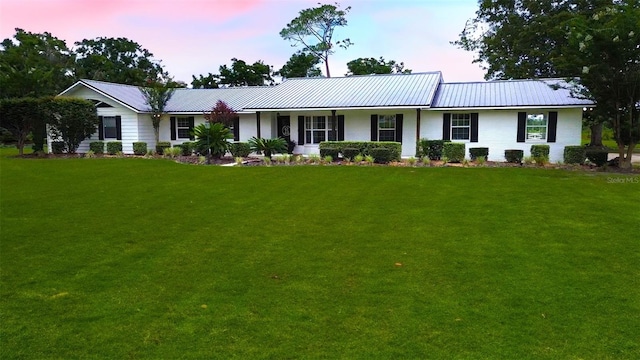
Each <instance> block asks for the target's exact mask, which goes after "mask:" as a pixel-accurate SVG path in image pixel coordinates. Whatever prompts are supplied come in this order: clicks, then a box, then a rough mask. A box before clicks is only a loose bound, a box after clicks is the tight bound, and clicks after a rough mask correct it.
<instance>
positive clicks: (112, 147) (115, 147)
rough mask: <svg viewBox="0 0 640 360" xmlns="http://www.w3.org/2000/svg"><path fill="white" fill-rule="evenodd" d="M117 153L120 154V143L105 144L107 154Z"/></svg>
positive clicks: (110, 142)
mask: <svg viewBox="0 0 640 360" xmlns="http://www.w3.org/2000/svg"><path fill="white" fill-rule="evenodd" d="M118 152H122V141H109V142H108V143H107V153H108V154H109V155H115V154H117V153H118Z"/></svg>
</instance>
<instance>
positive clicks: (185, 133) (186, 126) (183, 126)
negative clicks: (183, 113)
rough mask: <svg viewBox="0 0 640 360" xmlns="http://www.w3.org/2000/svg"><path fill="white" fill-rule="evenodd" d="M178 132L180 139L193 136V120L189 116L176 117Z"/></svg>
mask: <svg viewBox="0 0 640 360" xmlns="http://www.w3.org/2000/svg"><path fill="white" fill-rule="evenodd" d="M176 134H178V139H189V138H190V137H191V121H190V119H189V118H188V117H177V118H176Z"/></svg>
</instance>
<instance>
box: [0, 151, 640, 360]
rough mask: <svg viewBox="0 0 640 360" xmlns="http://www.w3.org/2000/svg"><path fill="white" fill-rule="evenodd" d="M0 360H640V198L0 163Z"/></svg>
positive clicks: (152, 165)
mask: <svg viewBox="0 0 640 360" xmlns="http://www.w3.org/2000/svg"><path fill="white" fill-rule="evenodd" d="M0 161H1V163H0V181H1V183H0V185H1V188H0V191H1V192H0V205H1V209H0V210H1V222H0V226H1V228H0V231H1V235H2V236H1V241H0V251H1V252H0V270H1V283H0V285H1V289H0V291H1V292H0V311H1V313H0V316H1V318H0V321H1V322H0V327H1V338H0V358H2V359H14V358H15V359H33V358H46V359H72V358H73V359H103V358H112V359H151V358H153V359H160V358H162V359H178V358H183V359H196V358H197V359H204V358H219V359H230V358H238V359H262V358H268V359H308V358H344V359H391V358H397V359H409V358H442V359H445V358H446V359H485V358H486V359H637V358H640V203H639V200H640V183H637V182H636V181H637V177H633V176H632V175H615V174H601V173H583V172H570V171H562V170H542V169H517V168H501V169H489V168H482V169H481V168H475V169H466V168H393V167H355V166H353V167H346V166H332V167H320V166H304V167H303V166H298V167H249V168H222V167H213V166H209V167H207V166H193V165H182V164H177V163H174V162H171V161H165V160H145V159H48V160H38V159H19V158H8V157H4V158H1V159H0Z"/></svg>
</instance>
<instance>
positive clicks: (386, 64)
mask: <svg viewBox="0 0 640 360" xmlns="http://www.w3.org/2000/svg"><path fill="white" fill-rule="evenodd" d="M347 68H348V69H349V72H348V73H347V74H345V75H346V76H351V75H371V74H411V70H410V69H405V68H404V63H403V62H401V63H399V64H398V63H396V62H395V61H394V60H389V61H385V60H384V58H383V57H380V59H379V60H376V59H375V58H358V59H355V60H351V61H349V62H348V63H347Z"/></svg>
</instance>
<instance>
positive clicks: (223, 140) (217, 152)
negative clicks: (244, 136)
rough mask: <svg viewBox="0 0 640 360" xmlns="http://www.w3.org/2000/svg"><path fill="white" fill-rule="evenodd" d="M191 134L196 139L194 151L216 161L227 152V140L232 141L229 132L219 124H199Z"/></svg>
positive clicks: (231, 135) (228, 144)
mask: <svg viewBox="0 0 640 360" xmlns="http://www.w3.org/2000/svg"><path fill="white" fill-rule="evenodd" d="M191 133H192V134H193V136H194V137H195V138H196V141H195V142H194V146H195V149H196V151H197V152H198V153H200V154H207V155H208V154H211V156H213V157H214V158H216V159H219V158H221V157H222V156H224V154H225V153H226V152H227V151H229V147H230V146H231V143H230V142H229V140H231V139H233V134H232V133H231V130H229V128H228V127H226V126H224V125H223V124H221V123H213V124H210V123H207V124H200V125H198V126H196V127H194V128H193V130H192V132H191Z"/></svg>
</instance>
